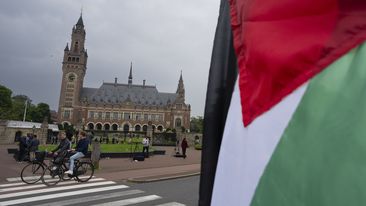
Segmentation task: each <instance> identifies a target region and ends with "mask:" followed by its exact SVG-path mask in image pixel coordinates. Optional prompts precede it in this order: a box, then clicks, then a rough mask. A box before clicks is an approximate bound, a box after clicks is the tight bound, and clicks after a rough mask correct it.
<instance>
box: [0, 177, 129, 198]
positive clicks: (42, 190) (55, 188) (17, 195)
mask: <svg viewBox="0 0 366 206" xmlns="http://www.w3.org/2000/svg"><path fill="white" fill-rule="evenodd" d="M110 184H116V183H115V182H113V181H105V182H97V183H86V184H77V185H71V186H64V187H48V188H45V189H39V190H31V191H24V192H17V193H9V194H2V195H0V199H4V198H10V197H19V196H24V195H32V194H39V193H42V192H56V191H61V190H72V189H80V188H85V187H93V186H101V185H110ZM126 187H127V186H126Z"/></svg>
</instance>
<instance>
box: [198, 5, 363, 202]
mask: <svg viewBox="0 0 366 206" xmlns="http://www.w3.org/2000/svg"><path fill="white" fill-rule="evenodd" d="M365 40H366V1H365V0H322V1H321V0H320V1H319V0H297V1H293V0H222V1H221V6H220V16H219V20H218V26H217V30H216V37H215V42H214V49H213V53H212V60H211V69H210V76H209V84H208V89H207V98H206V108H205V123H204V137H203V154H202V169H201V182H200V200H199V204H200V205H218V206H223V205H235V206H238V205H270V206H297V205H302V206H305V205H310V206H313V205H331V206H337V205H339V206H344V205H366V44H365V43H364V42H365Z"/></svg>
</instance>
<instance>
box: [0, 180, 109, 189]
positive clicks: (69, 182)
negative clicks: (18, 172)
mask: <svg viewBox="0 0 366 206" xmlns="http://www.w3.org/2000/svg"><path fill="white" fill-rule="evenodd" d="M103 180H105V179H104V178H94V179H90V180H89V181H88V182H97V181H103ZM55 181H56V180H55ZM40 183H42V182H40ZM71 184H80V183H78V182H76V181H74V180H67V181H66V182H60V183H58V184H57V185H71ZM42 187H47V186H46V185H44V184H34V185H27V184H25V183H22V186H21V187H10V188H1V189H0V192H10V191H17V190H26V189H35V188H42Z"/></svg>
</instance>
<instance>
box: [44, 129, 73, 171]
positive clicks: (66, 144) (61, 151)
mask: <svg viewBox="0 0 366 206" xmlns="http://www.w3.org/2000/svg"><path fill="white" fill-rule="evenodd" d="M58 137H59V139H60V143H59V144H58V146H57V147H56V148H55V149H54V150H52V151H51V152H49V153H50V154H53V156H54V157H55V163H56V164H58V163H60V162H62V160H63V159H64V158H65V157H66V155H67V152H68V150H70V148H71V143H70V141H69V140H68V139H67V138H66V135H65V132H60V133H59V135H58Z"/></svg>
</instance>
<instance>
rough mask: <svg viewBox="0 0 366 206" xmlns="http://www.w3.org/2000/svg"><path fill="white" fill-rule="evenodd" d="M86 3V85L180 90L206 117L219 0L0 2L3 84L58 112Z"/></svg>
mask: <svg viewBox="0 0 366 206" xmlns="http://www.w3.org/2000/svg"><path fill="white" fill-rule="evenodd" d="M81 8H83V20H84V25H85V29H86V49H87V50H88V55H89V58H88V65H87V73H86V76H85V79H84V87H95V88H97V87H99V86H100V85H101V84H102V83H103V81H104V82H114V78H115V77H117V78H118V82H120V83H127V79H128V72H129V67H130V62H131V61H132V62H133V82H134V84H142V81H143V80H144V79H146V84H149V85H156V86H157V88H158V90H159V91H160V92H175V91H176V89H177V85H178V79H179V75H180V71H181V70H182V72H183V80H184V85H185V89H186V103H189V104H191V108H192V113H191V115H192V116H197V115H203V111H204V104H205V96H206V87H207V80H208V71H209V66H210V58H211V51H212V46H213V39H214V33H215V29H216V24H217V18H218V12H219V0H92V1H89V0H88V1H86V0H79V1H77V0H62V1H59V0H1V1H0V45H1V46H0V71H1V73H0V84H2V85H5V86H6V87H8V88H10V89H11V90H12V91H13V95H17V94H24V95H27V96H29V97H30V98H31V99H32V100H33V103H35V104H37V103H39V102H45V103H48V104H49V105H50V107H51V109H54V110H57V107H58V100H59V94H60V85H61V76H62V70H61V66H62V65H61V62H62V58H63V50H64V48H65V46H66V43H67V42H70V41H71V29H72V27H73V25H74V24H76V22H77V20H78V18H79V16H80V10H81Z"/></svg>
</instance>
